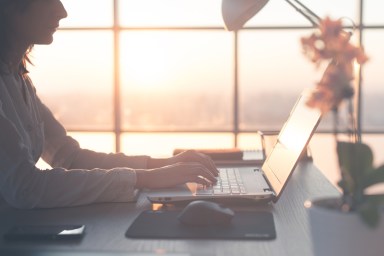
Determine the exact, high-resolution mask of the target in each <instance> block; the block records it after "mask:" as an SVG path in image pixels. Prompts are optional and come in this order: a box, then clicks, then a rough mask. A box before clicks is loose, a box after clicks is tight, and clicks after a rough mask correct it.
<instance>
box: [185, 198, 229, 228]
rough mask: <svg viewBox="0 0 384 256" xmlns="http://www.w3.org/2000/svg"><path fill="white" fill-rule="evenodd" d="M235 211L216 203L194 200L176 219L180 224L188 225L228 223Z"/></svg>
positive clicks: (223, 224)
mask: <svg viewBox="0 0 384 256" xmlns="http://www.w3.org/2000/svg"><path fill="white" fill-rule="evenodd" d="M234 215H235V213H234V212H233V210H231V209H229V208H227V207H224V206H222V205H220V204H218V203H215V202H210V201H204V200H196V201H192V202H190V203H189V204H188V205H187V206H185V207H184V209H183V210H182V211H181V213H180V214H179V215H178V219H179V221H180V222H181V223H182V224H185V225H189V226H206V225H216V226H217V225H222V226H225V225H229V223H230V222H231V220H232V218H233V216H234Z"/></svg>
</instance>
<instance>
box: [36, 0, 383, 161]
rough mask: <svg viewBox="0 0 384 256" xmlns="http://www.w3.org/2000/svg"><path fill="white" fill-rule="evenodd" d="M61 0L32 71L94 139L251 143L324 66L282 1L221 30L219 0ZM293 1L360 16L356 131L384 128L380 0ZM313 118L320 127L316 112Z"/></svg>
mask: <svg viewBox="0 0 384 256" xmlns="http://www.w3.org/2000/svg"><path fill="white" fill-rule="evenodd" d="M62 2H63V4H64V6H65V7H66V9H67V11H68V13H69V16H68V18H67V19H65V20H63V21H62V23H61V24H62V28H61V30H59V31H58V32H57V33H56V35H55V41H54V43H53V44H52V45H51V46H49V47H47V46H35V50H34V52H33V57H32V59H33V62H34V64H35V65H34V66H32V67H31V68H30V69H31V76H32V79H33V81H34V83H35V85H36V87H37V90H38V94H39V95H40V97H41V98H42V100H43V101H44V102H45V103H46V104H47V105H48V106H49V107H50V109H51V110H52V111H53V113H54V114H55V116H56V117H57V118H58V119H59V120H60V121H61V122H62V123H63V124H64V125H65V127H66V128H67V129H68V131H69V132H70V133H71V134H72V135H73V136H74V137H75V138H77V139H78V140H79V141H80V144H81V145H82V146H84V147H87V148H91V149H94V150H98V151H103V152H105V151H107V152H108V151H116V150H117V151H123V152H125V153H128V154H151V155H155V156H156V155H164V154H167V155H169V154H171V152H172V149H173V148H175V147H186V148H187V147H195V148H204V147H232V146H234V145H238V146H241V147H252V145H253V144H252V143H254V142H253V140H252V133H253V132H255V131H256V130H279V129H280V128H281V126H282V124H283V122H284V121H285V119H286V117H287V115H288V111H289V110H290V109H291V107H292V105H293V103H294V101H295V100H296V97H297V95H298V93H299V92H300V91H301V90H302V89H303V88H305V87H311V86H313V85H314V83H315V82H316V81H317V80H318V79H320V76H321V73H322V71H321V70H315V69H314V68H313V66H312V65H310V64H309V63H308V60H306V59H305V58H304V56H303V55H302V53H301V48H300V42H299V39H300V37H302V36H306V35H308V34H309V33H310V32H311V29H312V28H311V26H310V24H309V23H308V21H306V20H305V19H304V18H303V17H302V16H301V15H299V14H297V13H296V12H295V10H294V9H293V8H292V7H290V6H289V5H288V4H287V3H285V2H284V1H270V2H269V3H268V4H267V5H266V7H265V8H264V9H263V10H262V11H261V12H260V13H259V14H258V15H256V16H255V17H253V18H252V19H251V20H250V21H249V22H248V23H247V24H246V26H245V29H243V30H240V31H239V32H237V33H235V32H227V31H225V30H224V29H223V22H222V19H221V13H220V12H221V0H82V1H77V0H63V1H62ZM302 2H303V3H304V4H306V5H307V6H308V7H309V8H310V9H312V10H314V11H315V12H316V13H317V14H319V16H321V17H324V16H326V15H330V16H331V17H333V18H336V17H349V18H351V19H352V20H353V21H354V23H355V24H361V26H358V27H359V30H358V31H356V33H355V35H354V37H353V40H355V41H356V42H359V40H360V38H359V37H358V36H359V35H360V34H361V42H362V43H364V45H365V48H366V51H367V54H368V55H369V56H370V57H371V59H370V61H369V62H368V63H367V64H366V66H364V69H363V70H362V72H363V74H362V75H363V76H362V77H363V79H362V107H363V108H362V110H363V112H362V121H363V123H362V125H363V130H364V132H368V133H372V132H383V131H384V116H383V115H381V114H380V112H379V111H378V110H379V109H383V103H382V100H381V99H382V98H383V96H384V90H383V89H382V88H383V87H382V86H381V83H382V80H383V79H382V78H381V67H382V66H383V64H384V63H382V62H383V61H382V60H383V59H384V56H383V53H382V51H381V45H382V44H383V43H384V37H383V35H384V18H383V17H382V15H381V13H380V12H379V10H381V9H383V7H384V4H382V3H381V2H380V1H374V0H364V1H357V0H356V1H351V0H336V1H335V0H316V1H312V0H311V1H310V0H303V1H302ZM360 4H362V5H363V6H360ZM362 7H364V8H362ZM361 9H362V10H364V12H363V13H360V10H361ZM360 20H361V21H362V22H361V23H360ZM359 32H360V33H359ZM320 128H321V130H322V131H327V129H328V130H329V127H328V126H327V125H326V121H324V123H323V124H322V125H321V127H320Z"/></svg>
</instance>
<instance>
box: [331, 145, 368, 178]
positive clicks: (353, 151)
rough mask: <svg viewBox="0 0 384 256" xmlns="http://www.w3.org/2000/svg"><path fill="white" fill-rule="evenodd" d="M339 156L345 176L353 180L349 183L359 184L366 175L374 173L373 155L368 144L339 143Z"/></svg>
mask: <svg viewBox="0 0 384 256" xmlns="http://www.w3.org/2000/svg"><path fill="white" fill-rule="evenodd" d="M337 155H338V159H339V166H340V168H341V171H342V172H343V175H347V176H350V177H351V179H352V180H351V181H348V180H347V182H354V183H355V184H358V183H359V182H361V181H362V180H363V177H364V176H365V175H366V174H368V173H371V172H372V171H373V153H372V150H371V149H370V147H369V146H368V145H366V144H363V143H351V142H341V141H339V142H338V143H337ZM350 185H351V184H350Z"/></svg>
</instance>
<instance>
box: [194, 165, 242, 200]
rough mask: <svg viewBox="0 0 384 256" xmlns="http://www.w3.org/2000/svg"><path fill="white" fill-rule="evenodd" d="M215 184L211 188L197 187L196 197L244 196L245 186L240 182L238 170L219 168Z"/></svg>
mask: <svg viewBox="0 0 384 256" xmlns="http://www.w3.org/2000/svg"><path fill="white" fill-rule="evenodd" d="M218 170H219V176H218V177H217V183H216V184H214V185H212V186H204V185H201V184H199V185H198V186H197V190H196V195H231V194H234V195H240V194H242V195H243V194H246V193H247V191H246V190H245V186H244V183H243V181H242V180H241V176H240V173H239V169H237V168H219V169H218Z"/></svg>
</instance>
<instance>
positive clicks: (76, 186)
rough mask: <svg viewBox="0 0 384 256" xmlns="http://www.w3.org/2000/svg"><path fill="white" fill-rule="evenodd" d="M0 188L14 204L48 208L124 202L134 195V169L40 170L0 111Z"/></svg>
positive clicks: (22, 206) (21, 206)
mask: <svg viewBox="0 0 384 256" xmlns="http://www.w3.org/2000/svg"><path fill="white" fill-rule="evenodd" d="M0 127H1V130H2V132H1V133H0V145H1V146H0V158H1V161H0V190H1V193H2V196H3V197H4V199H5V200H6V201H7V202H8V203H9V204H10V205H12V206H14V207H16V208H24V209H26V208H27V209H28V208H50V207H63V206H75V205H84V204H90V203H95V202H127V201H131V200H132V199H133V198H134V195H135V189H134V185H135V183H136V176H135V171H134V170H133V169H130V168H124V167H121V168H112V169H109V170H107V169H102V168H94V169H91V170H86V169H70V170H69V169H65V168H60V167H56V168H53V169H49V170H40V169H38V168H36V167H35V162H34V160H33V159H32V156H31V154H30V153H29V151H28V149H27V147H25V145H23V144H22V143H21V140H20V137H19V135H18V133H17V131H16V129H15V128H14V126H13V125H12V123H10V122H9V121H8V120H7V119H6V118H5V117H4V116H3V115H0Z"/></svg>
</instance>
